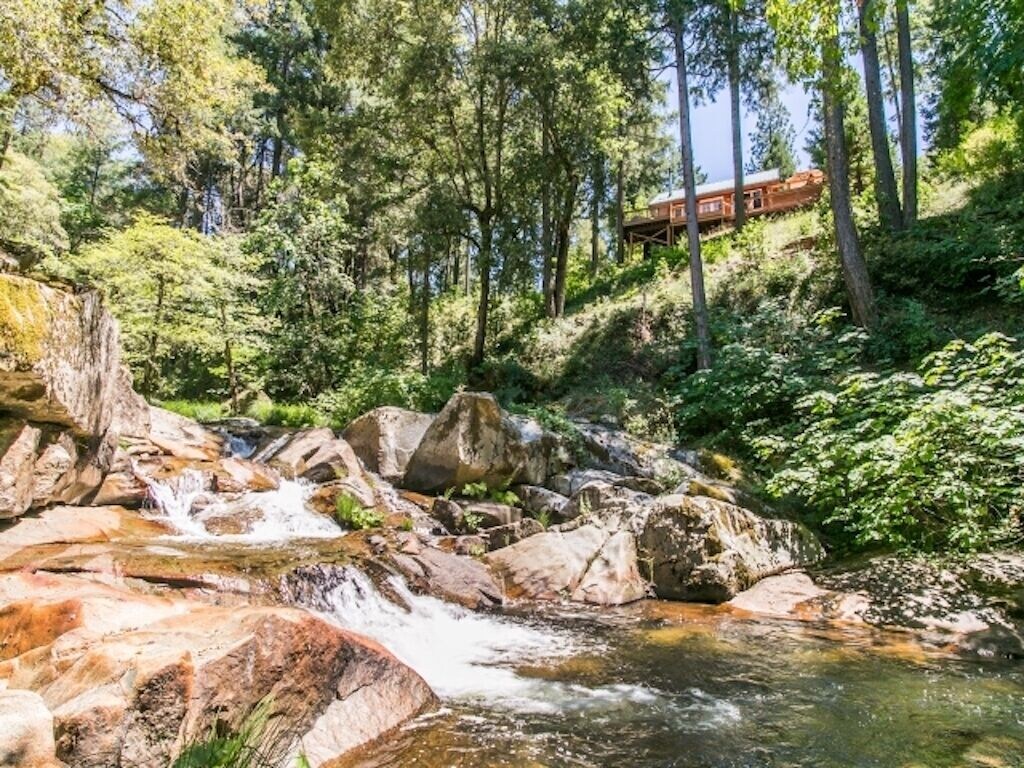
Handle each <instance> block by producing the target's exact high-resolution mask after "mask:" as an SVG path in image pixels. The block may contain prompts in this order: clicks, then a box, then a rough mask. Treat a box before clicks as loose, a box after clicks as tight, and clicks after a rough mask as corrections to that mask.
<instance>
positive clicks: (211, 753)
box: [172, 700, 309, 768]
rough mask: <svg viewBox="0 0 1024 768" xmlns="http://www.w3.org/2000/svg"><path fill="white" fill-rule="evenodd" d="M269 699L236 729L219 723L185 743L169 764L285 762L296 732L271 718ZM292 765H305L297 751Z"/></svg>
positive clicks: (259, 765)
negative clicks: (176, 756)
mask: <svg viewBox="0 0 1024 768" xmlns="http://www.w3.org/2000/svg"><path fill="white" fill-rule="evenodd" d="M269 715H270V702H269V700H264V701H263V702H261V703H260V704H259V705H257V706H256V708H255V709H254V710H253V712H252V713H251V714H250V715H249V716H248V717H247V718H246V719H245V722H243V723H242V726H241V727H240V728H239V729H238V730H237V731H233V732H232V731H228V730H226V729H225V728H224V727H223V724H218V725H216V726H214V727H213V728H211V729H210V732H209V733H208V734H207V735H206V736H204V737H201V738H198V739H194V740H193V741H191V742H190V743H188V744H186V746H185V748H184V749H183V750H182V751H181V754H180V755H179V756H178V758H177V759H176V760H175V761H174V763H173V765H172V768H278V766H281V765H285V764H286V763H285V760H286V757H287V755H288V753H289V752H291V750H292V748H293V747H294V745H295V742H296V741H297V740H298V734H297V733H293V732H291V731H290V730H287V729H283V728H281V727H280V726H279V725H278V724H277V723H278V722H279V721H273V722H272V721H270V719H269ZM292 765H294V766H295V768H307V767H308V765H309V762H308V761H307V760H306V757H305V756H304V755H302V754H300V755H299V756H298V757H297V758H296V760H295V762H293V763H292Z"/></svg>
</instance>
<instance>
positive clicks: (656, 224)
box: [622, 169, 825, 250]
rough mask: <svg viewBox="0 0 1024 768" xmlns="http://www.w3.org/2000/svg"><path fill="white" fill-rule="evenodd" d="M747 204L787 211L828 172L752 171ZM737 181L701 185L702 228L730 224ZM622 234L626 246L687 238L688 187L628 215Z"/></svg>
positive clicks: (811, 195)
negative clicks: (784, 173) (785, 174)
mask: <svg viewBox="0 0 1024 768" xmlns="http://www.w3.org/2000/svg"><path fill="white" fill-rule="evenodd" d="M743 182H744V184H743V204H744V205H745V206H746V209H747V216H748V217H752V216H760V215H762V214H767V213H782V212H785V211H792V210H795V209H797V208H801V207H803V206H805V205H808V204H810V203H813V202H815V201H816V200H817V199H818V198H819V197H820V196H821V192H822V189H823V188H824V186H825V174H823V173H822V172H821V171H817V170H809V171H801V172H800V173H797V174H794V175H793V176H790V177H789V178H788V179H785V180H783V179H782V178H781V177H780V175H779V171H778V169H775V170H770V171H761V172H760V173H752V174H749V175H748V176H746V177H744V179H743ZM734 187H735V181H734V180H733V179H729V180H727V181H716V182H713V183H711V184H701V185H700V186H698V187H697V217H698V220H699V223H700V227H701V229H712V228H713V227H716V226H720V225H722V224H726V223H728V222H730V221H733V220H734V219H735V218H736V203H735V199H734V198H735V191H734ZM622 237H623V238H624V240H625V241H626V245H627V246H633V245H637V244H642V245H643V246H644V248H645V250H646V249H647V248H649V247H650V245H652V244H654V245H675V243H676V242H677V240H679V239H680V238H682V239H683V240H685V239H686V192H685V191H684V190H682V189H675V190H673V191H671V192H665V193H663V194H661V195H658V196H657V197H655V198H654V199H653V200H651V202H650V203H649V204H648V207H647V208H646V209H644V210H641V211H634V212H632V213H631V214H629V215H628V216H627V218H626V221H625V224H624V225H623V232H622Z"/></svg>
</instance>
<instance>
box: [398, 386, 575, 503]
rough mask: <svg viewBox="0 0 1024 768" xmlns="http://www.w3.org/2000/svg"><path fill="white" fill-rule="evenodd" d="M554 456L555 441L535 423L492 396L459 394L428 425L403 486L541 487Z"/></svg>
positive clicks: (418, 488)
mask: <svg viewBox="0 0 1024 768" xmlns="http://www.w3.org/2000/svg"><path fill="white" fill-rule="evenodd" d="M557 454H558V440H557V439H556V438H555V437H554V436H553V435H552V434H550V433H548V432H546V431H545V430H544V429H543V428H542V427H541V426H540V424H538V423H537V422H535V421H532V420H530V419H521V418H517V417H513V416H510V415H508V414H507V413H505V412H504V411H503V410H502V409H501V407H500V406H499V405H498V401H497V400H495V398H494V396H493V395H490V394H484V393H476V392H462V393H459V394H456V395H455V396H454V397H452V399H451V400H449V401H448V404H447V405H445V407H444V409H443V410H442V411H441V413H440V414H438V416H437V418H436V419H434V421H433V422H432V423H431V425H430V426H429V427H428V428H427V430H426V432H425V433H424V435H423V439H422V440H421V441H420V444H419V447H418V448H417V449H416V452H415V453H414V454H413V456H412V458H411V459H410V460H409V465H408V468H407V470H406V473H405V479H404V485H405V487H407V488H410V489H412V490H415V491H424V492H439V491H445V490H447V489H448V488H461V487H462V486H464V485H467V484H469V483H477V482H482V483H485V484H487V485H488V486H491V487H497V486H501V485H508V484H511V483H522V484H527V485H543V484H544V480H545V478H546V477H547V476H548V474H550V472H551V469H552V464H553V463H555V462H556V461H557Z"/></svg>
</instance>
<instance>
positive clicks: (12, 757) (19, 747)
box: [0, 690, 63, 768]
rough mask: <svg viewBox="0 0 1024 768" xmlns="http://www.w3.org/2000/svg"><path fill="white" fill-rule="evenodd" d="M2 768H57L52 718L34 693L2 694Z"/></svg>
mask: <svg viewBox="0 0 1024 768" xmlns="http://www.w3.org/2000/svg"><path fill="white" fill-rule="evenodd" d="M0 765H2V766H18V768H58V766H61V765H63V764H62V763H60V762H58V761H57V745H56V743H55V742H54V740H53V715H51V714H50V710H48V709H47V708H46V704H44V703H43V700H42V698H41V697H40V696H39V695H38V694H36V693H33V692H32V691H17V690H15V691H0Z"/></svg>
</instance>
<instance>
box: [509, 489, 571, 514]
mask: <svg viewBox="0 0 1024 768" xmlns="http://www.w3.org/2000/svg"><path fill="white" fill-rule="evenodd" d="M512 492H513V493H515V495H516V496H517V497H518V498H519V502H520V505H521V506H522V508H523V510H525V511H526V512H529V513H530V514H531V515H533V516H534V517H539V516H542V515H544V516H547V517H550V518H554V519H556V520H557V519H560V518H562V517H563V513H564V511H565V507H566V505H567V504H568V503H569V499H568V498H567V497H565V496H563V495H562V494H560V493H557V492H555V491H549V490H548V489H547V488H541V487H540V486H537V485H517V486H515V487H514V488H513V489H512Z"/></svg>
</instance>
